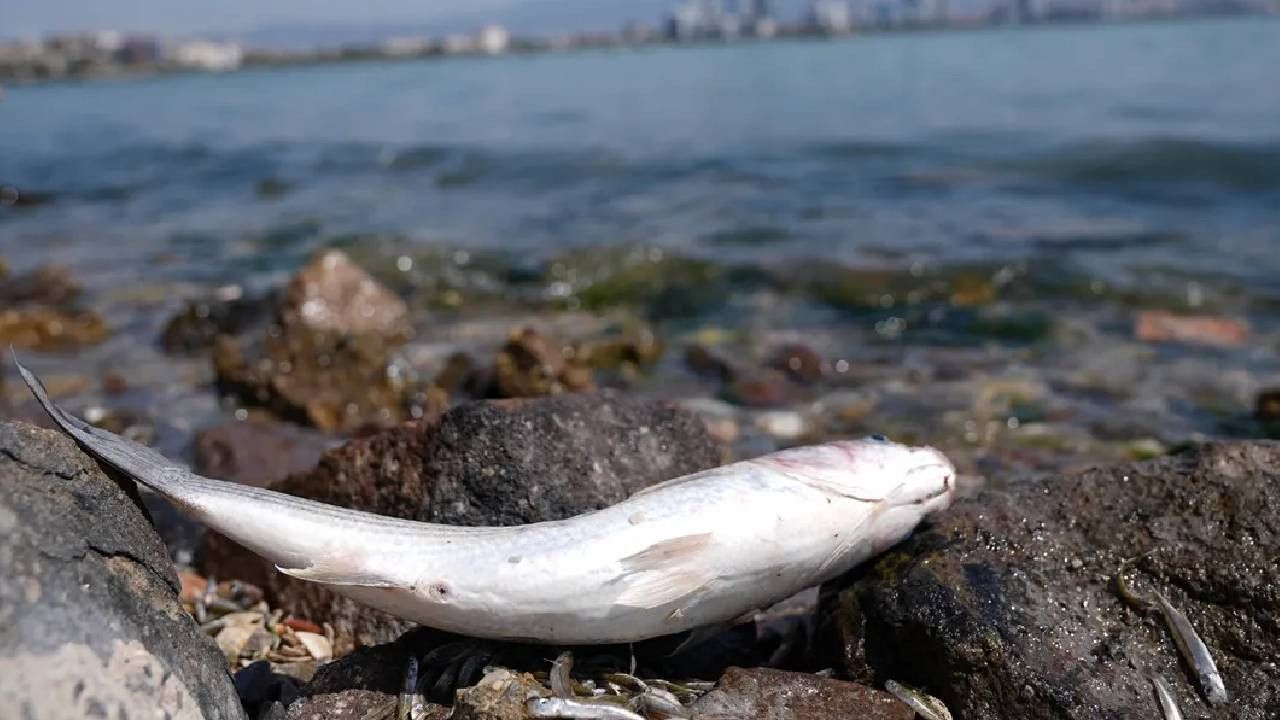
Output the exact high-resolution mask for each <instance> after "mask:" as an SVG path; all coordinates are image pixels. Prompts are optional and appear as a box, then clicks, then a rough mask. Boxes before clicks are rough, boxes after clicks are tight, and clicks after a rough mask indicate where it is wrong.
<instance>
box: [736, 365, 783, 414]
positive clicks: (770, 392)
mask: <svg viewBox="0 0 1280 720" xmlns="http://www.w3.org/2000/svg"><path fill="white" fill-rule="evenodd" d="M729 397H730V398H731V399H732V400H733V401H734V402H736V403H738V404H739V405H745V406H747V407H758V408H767V407H783V406H786V405H790V404H792V403H794V402H795V401H796V398H797V397H798V393H797V388H796V386H795V385H794V384H792V382H791V381H790V380H788V379H787V376H786V375H783V374H782V373H780V372H778V371H777V370H765V371H763V372H758V373H755V374H753V375H750V376H747V377H744V378H741V379H739V380H737V381H736V382H734V383H733V384H732V385H730V386H729Z"/></svg>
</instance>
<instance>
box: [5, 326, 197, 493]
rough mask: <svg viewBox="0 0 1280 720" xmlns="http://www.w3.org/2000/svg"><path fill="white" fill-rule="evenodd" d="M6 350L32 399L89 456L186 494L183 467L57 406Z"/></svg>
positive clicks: (159, 488)
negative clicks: (33, 397)
mask: <svg viewBox="0 0 1280 720" xmlns="http://www.w3.org/2000/svg"><path fill="white" fill-rule="evenodd" d="M9 352H10V354H11V355H12V356H13V364H14V365H15V366H17V368H18V374H19V375H21V376H22V381H23V382H25V383H26V384H27V387H28V388H29V389H30V390H31V394H32V395H34V396H35V398H36V402H38V403H40V407H42V408H44V411H45V412H46V413H48V414H49V417H50V418H51V419H52V420H53V422H54V423H55V424H56V425H57V426H58V428H59V429H61V430H62V432H64V433H66V434H67V435H68V436H70V437H71V439H73V440H75V441H76V443H77V444H79V445H80V447H82V448H84V449H85V450H86V451H87V452H88V453H89V454H90V455H92V456H93V457H95V458H98V459H100V460H102V461H104V462H106V463H108V464H109V465H111V466H112V467H115V468H116V469H118V470H120V471H121V472H123V473H125V474H126V475H128V476H130V477H131V478H133V479H135V480H137V481H138V482H141V483H142V484H143V485H146V486H147V487H149V488H151V489H152V490H155V491H156V492H158V493H160V494H161V495H164V496H166V497H169V498H171V499H174V500H177V501H182V500H183V496H184V495H186V494H187V493H186V492H184V491H186V490H188V488H186V487H185V485H186V483H185V481H184V479H185V476H186V475H188V473H187V471H186V470H185V469H184V468H182V467H181V466H179V465H175V464H174V463H173V462H172V461H170V460H168V459H167V458H165V457H164V456H163V455H161V454H160V453H158V452H156V451H154V450H152V449H150V448H148V447H144V446H142V445H139V444H138V443H135V442H133V441H131V440H126V439H125V438H122V437H120V436H119V435H116V434H115V433H112V432H108V431H106V430H103V429H101V428H96V427H94V426H92V425H90V424H89V423H86V422H85V421H83V420H81V419H80V418H77V417H75V416H74V415H71V414H70V413H68V412H67V411H65V410H63V409H62V408H60V407H58V406H57V405H56V404H54V402H53V400H51V399H50V398H49V392H48V390H46V389H45V387H44V383H42V382H40V378H38V377H36V375H35V373H33V372H31V371H30V370H28V369H27V368H26V367H25V366H23V364H22V363H21V362H19V361H18V354H17V353H16V352H14V350H13V348H12V347H10V348H9Z"/></svg>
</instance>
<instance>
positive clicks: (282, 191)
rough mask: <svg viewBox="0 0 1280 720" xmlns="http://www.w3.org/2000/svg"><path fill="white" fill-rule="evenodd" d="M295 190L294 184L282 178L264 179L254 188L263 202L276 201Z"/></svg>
mask: <svg viewBox="0 0 1280 720" xmlns="http://www.w3.org/2000/svg"><path fill="white" fill-rule="evenodd" d="M291 190H293V184H292V183H290V182H287V181H285V180H281V179H280V178H274V177H270V178H264V179H262V180H259V181H258V184H257V185H255V186H254V192H255V193H256V194H257V196H258V197H260V198H262V199H263V200H276V199H278V198H281V197H284V196H285V195H287V194H289V192H290V191H291Z"/></svg>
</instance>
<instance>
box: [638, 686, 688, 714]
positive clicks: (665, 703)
mask: <svg viewBox="0 0 1280 720" xmlns="http://www.w3.org/2000/svg"><path fill="white" fill-rule="evenodd" d="M631 703H632V707H633V708H635V709H636V710H639V711H640V712H641V713H642V714H643V715H644V716H645V717H646V718H649V720H675V719H676V718H687V717H689V710H688V709H687V708H685V706H684V705H682V704H680V701H679V700H678V699H677V698H676V696H675V695H672V694H671V693H669V692H667V691H666V690H663V689H661V688H647V689H645V691H644V692H642V693H640V694H639V695H636V696H635V698H634V699H632V701H631Z"/></svg>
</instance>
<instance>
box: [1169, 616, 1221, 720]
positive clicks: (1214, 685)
mask: <svg viewBox="0 0 1280 720" xmlns="http://www.w3.org/2000/svg"><path fill="white" fill-rule="evenodd" d="M1156 604H1157V605H1159V607H1160V613H1161V614H1162V615H1164V621H1165V622H1166V623H1168V624H1169V631H1170V632H1171V633H1173V642H1174V644H1176V645H1177V646H1178V652H1180V653H1182V657H1183V659H1185V660H1186V661H1187V664H1188V665H1190V666H1191V669H1192V670H1194V671H1195V673H1196V679H1198V680H1199V681H1200V690H1201V692H1203V693H1204V699H1205V700H1207V701H1209V704H1210V705H1217V704H1219V703H1224V702H1226V701H1227V688H1226V685H1224V684H1223V682H1222V676H1221V675H1219V674H1218V666H1217V664H1216V663H1214V662H1213V656H1212V655H1210V654H1209V648H1208V646H1206V645H1205V644H1204V641H1203V640H1201V639H1200V636H1199V635H1198V634H1196V631H1195V628H1193V627H1191V621H1190V620H1188V619H1187V616H1186V615H1183V614H1182V612H1181V611H1180V610H1178V609H1177V608H1175V607H1174V606H1173V605H1171V604H1169V600H1168V599H1166V598H1165V596H1164V595H1161V594H1160V593H1156Z"/></svg>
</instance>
